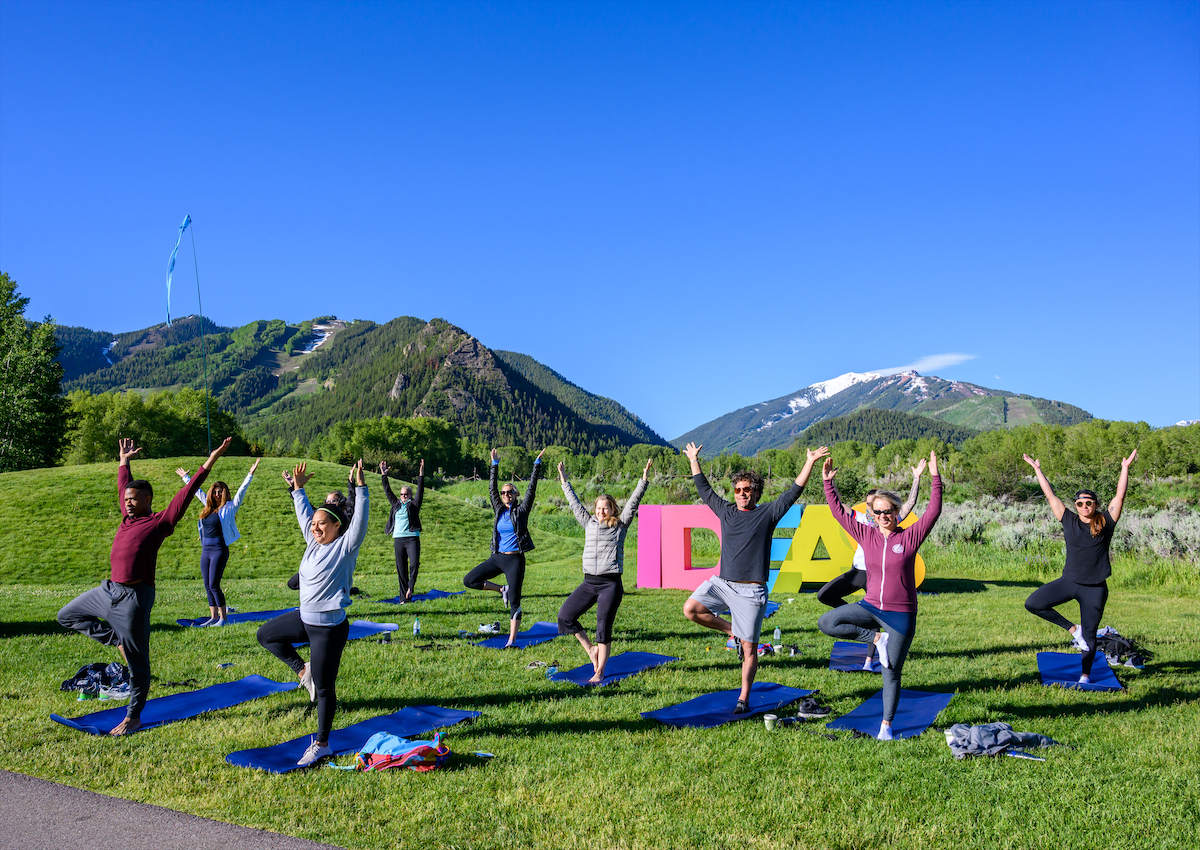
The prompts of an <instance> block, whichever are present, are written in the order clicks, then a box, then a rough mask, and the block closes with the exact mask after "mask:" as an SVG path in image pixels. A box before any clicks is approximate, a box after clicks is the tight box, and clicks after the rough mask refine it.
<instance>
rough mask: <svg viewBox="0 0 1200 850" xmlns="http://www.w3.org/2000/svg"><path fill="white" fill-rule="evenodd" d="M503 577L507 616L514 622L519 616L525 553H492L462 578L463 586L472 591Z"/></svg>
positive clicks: (523, 581) (523, 580) (481, 588)
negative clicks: (505, 587)
mask: <svg viewBox="0 0 1200 850" xmlns="http://www.w3.org/2000/svg"><path fill="white" fill-rule="evenodd" d="M501 574H503V575H504V580H505V581H506V582H507V583H508V615H509V618H510V619H513V620H516V619H518V618H519V617H520V616H521V585H522V584H524V583H525V553H524V552H517V553H514V554H511V555H510V554H506V553H504V552H494V553H492V557H490V558H488V559H487V560H486V561H484V562H483V563H482V564H480V565H479V566H478V567H476V568H475V569H473V570H471V572H469V573H467V574H466V576H464V577H463V584H464V585H466V586H467V587H469V588H471V589H472V590H483V583H484V582H485V581H489V580H491V579H494V578H495V577H496V576H498V575H501Z"/></svg>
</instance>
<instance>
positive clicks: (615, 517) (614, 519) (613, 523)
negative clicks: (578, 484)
mask: <svg viewBox="0 0 1200 850" xmlns="http://www.w3.org/2000/svg"><path fill="white" fill-rule="evenodd" d="M602 501H607V502H608V503H609V504H610V505H611V506H612V507H611V508H609V514H608V519H603V520H601V519H598V520H596V522H598V523H600V524H601V525H603V526H605V527H607V528H616V527H617V526H618V525H620V524H621V517H620V514H621V506H620V505H618V504H617V500H616V499H614V498H613V497H612V496H610V495H608V494H607V493H602V494H600V495H599V496H597V497H596V507H597V508H599V507H600V502H602Z"/></svg>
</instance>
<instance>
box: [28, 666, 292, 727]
mask: <svg viewBox="0 0 1200 850" xmlns="http://www.w3.org/2000/svg"><path fill="white" fill-rule="evenodd" d="M298 687H300V683H299V682H296V681H292V682H276V681H274V680H273V679H267V678H264V677H263V676H258V675H253V676H247V677H245V678H244V679H238V680H237V681H236V682H222V683H221V684H219V685H209V686H208V687H207V688H201V689H200V690H198V691H184V692H183V693H180V694H171V695H169V696H165V697H155V698H154V699H151V700H147V701H146V706H145V708H143V709H142V725H141V726H140V727H139V728H138V729H137V731H138V732H144V731H145V730H147V729H153V728H154V727H155V726H162V725H164V724H166V723H174V722H175V721H176V720H186V719H187V718H189V717H195V716H196V715H198V714H204V713H205V712H206V711H216V710H217V709H220V708H229V707H230V706H234V705H237V704H238V703H242V702H248V701H249V700H252V699H258V698H259V697H265V696H268V695H270V694H278V693H282V692H283V691H290V690H293V689H295V688H298ZM126 713H127V712H126V710H125V707H124V706H122V707H121V708H109V709H106V710H104V711H97V712H95V713H94V714H85V715H84V716H83V717H76V718H75V719H74V720H68V719H67V718H65V717H59V716H58V715H57V714H51V715H50V719H51V720H53V721H55V722H57V723H61V724H62V725H63V726H69V727H71V728H72V729H78V730H79V731H80V732H87V733H88V734H89V735H107V734H108V733H109V732H111V731H112V730H113V729H115V728H116V727H117V726H119V725H120V723H121V721H122V720H124V719H125V715H126Z"/></svg>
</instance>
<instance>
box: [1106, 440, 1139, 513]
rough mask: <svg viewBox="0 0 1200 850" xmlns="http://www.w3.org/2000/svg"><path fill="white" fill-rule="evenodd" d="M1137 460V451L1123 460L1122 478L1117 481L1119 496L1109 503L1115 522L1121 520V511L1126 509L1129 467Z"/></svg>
mask: <svg viewBox="0 0 1200 850" xmlns="http://www.w3.org/2000/svg"><path fill="white" fill-rule="evenodd" d="M1135 460H1137V449H1134V450H1133V454H1131V455H1130V456H1129V457H1126V458H1121V477H1120V478H1118V479H1117V495H1115V496H1113V500H1112V501H1111V502H1109V503H1108V515H1109V516H1110V517H1112V519H1113V522H1116V521H1117V520H1119V519H1120V518H1121V509H1122V508H1123V507H1125V493H1126V491H1127V490H1129V465H1130V464H1132V463H1133V462H1134V461H1135Z"/></svg>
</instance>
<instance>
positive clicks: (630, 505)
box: [558, 459, 654, 684]
mask: <svg viewBox="0 0 1200 850" xmlns="http://www.w3.org/2000/svg"><path fill="white" fill-rule="evenodd" d="M653 463H654V461H653V459H651V460H647V461H646V468H645V469H644V470H642V477H641V478H640V479H639V480H638V483H637V487H635V488H634V490H633V495H632V496H630V497H629V501H628V502H626V503H625V510H623V511H621V513H620V516H618V515H617V511H618V507H617V500H616V499H614V498H613V497H612V496H610V495H608V494H607V493H605V494H604V495H603V496H600V497H599V498H597V499H596V506H595V513H594V514H590V513H588V511H587V508H585V507H584V506H583V505H582V504H580V502H579V498H578V497H577V496H576V495H575V491H574V490H572V489H571V482H570V481H568V480H567V471H566V468H565V467H564V466H563V465H562V464H561V463H560V464H559V465H558V480H559V482H560V483H561V484H562V489H563V495H565V496H566V497H567V502H568V503H569V504H570V505H571V510H572V511H573V512H574V514H575V519H576V520H577V521H578V522H579V524H580V525H581V526H583V534H584V543H583V584H581V585H579V587H577V588H575V591H574V592H573V593H572V594H571V595H570V596H568V597H567V601H566V602H564V603H563V606H562V608H560V609H559V611H558V633H559V634H560V635H575V637H576V639H577V640H578V641H579V645H580V646H582V647H583V649H584V651H585V652H587V654H588V658H590V659H591V661H592V669H593V671H594V672H593V674H592V678H591V679H589V680H588V682H589V683H591V684H599V683H600V682H602V681H604V666H605V665H606V664H607V663H608V656H609V654H610V652H611V650H612V627H613V621H614V620H616V618H617V609H618V608H620V607H621V599H622V598H624V596H625V587H624V585H622V584H621V573H622V572H623V571H624V569H625V535H626V534H628V533H629V526H630V524H631V523H632V522H633V515H634V513H635V512H636V511H637V506H638V503H639V502H641V501H642V496H644V495H646V488H647V487H648V486H649V484H650V480H649V477H648V476H649V474H650V466H651V464H653ZM593 605H595V606H596V642H595V643H592V642H591V641H590V640H588V636H587V632H586V631H584V629H583V626H581V625H579V615H580V614H582V613H583V612H584V611H586V610H588V609H589V608H591V607H592V606H593Z"/></svg>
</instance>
